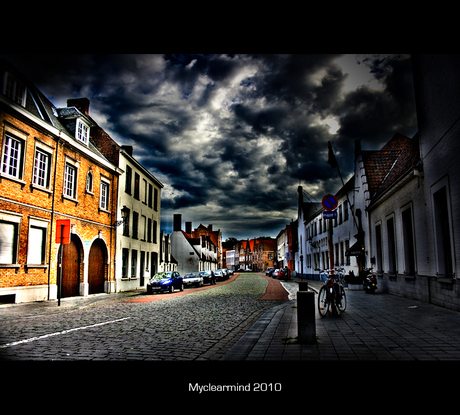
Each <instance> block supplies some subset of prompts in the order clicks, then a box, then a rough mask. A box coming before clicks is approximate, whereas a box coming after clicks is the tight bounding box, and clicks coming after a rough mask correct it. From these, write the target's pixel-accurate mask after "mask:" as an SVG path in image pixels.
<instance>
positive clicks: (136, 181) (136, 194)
mask: <svg viewBox="0 0 460 415" xmlns="http://www.w3.org/2000/svg"><path fill="white" fill-rule="evenodd" d="M139 181H140V176H139V174H138V173H134V198H135V199H137V200H139Z"/></svg>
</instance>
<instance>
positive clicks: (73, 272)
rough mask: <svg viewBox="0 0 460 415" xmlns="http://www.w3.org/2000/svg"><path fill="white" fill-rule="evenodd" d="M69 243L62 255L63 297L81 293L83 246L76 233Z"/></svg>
mask: <svg viewBox="0 0 460 415" xmlns="http://www.w3.org/2000/svg"><path fill="white" fill-rule="evenodd" d="M71 236H72V237H71V240H70V243H69V244H66V245H62V246H63V247H64V251H63V255H62V291H61V297H62V298H63V297H75V296H77V295H80V266H81V253H82V252H83V247H82V245H81V242H80V240H79V239H78V237H76V236H75V235H73V234H72V235H71Z"/></svg>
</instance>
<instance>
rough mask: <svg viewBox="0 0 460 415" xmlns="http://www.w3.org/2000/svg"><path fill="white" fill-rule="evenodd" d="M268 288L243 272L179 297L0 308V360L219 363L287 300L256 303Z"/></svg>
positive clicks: (263, 280)
mask: <svg viewBox="0 0 460 415" xmlns="http://www.w3.org/2000/svg"><path fill="white" fill-rule="evenodd" d="M268 285H269V284H268V281H267V280H266V278H265V277H262V276H261V275H258V274H253V273H248V274H240V276H238V277H236V276H235V277H234V278H233V279H232V280H231V281H228V282H226V283H220V284H218V285H216V286H212V287H207V289H198V290H185V291H184V292H182V293H177V294H178V295H175V294H172V295H149V296H139V295H137V296H134V295H132V294H131V295H130V294H126V295H113V294H112V295H101V296H99V297H89V298H75V299H66V300H67V301H63V302H62V304H61V307H57V306H56V304H53V302H46V303H34V304H24V305H22V304H18V305H13V306H7V307H0V332H1V335H0V357H1V358H2V359H4V360H166V361H174V360H177V361H179V360H219V359H220V358H221V357H222V356H223V355H224V354H225V353H226V352H227V351H228V350H229V349H230V347H231V346H232V345H233V344H234V343H235V342H236V341H237V340H238V339H239V338H240V337H241V336H242V335H243V334H244V332H245V331H246V330H247V329H249V328H250V327H251V325H252V324H253V323H254V321H256V320H257V318H258V317H260V315H261V314H263V312H265V311H266V310H267V309H269V308H271V307H273V306H275V305H278V304H280V303H283V302H284V300H265V301H259V299H260V298H261V297H263V296H264V295H265V294H266V293H267V292H268V290H267V287H268ZM132 300H135V301H132ZM152 300H153V301H152Z"/></svg>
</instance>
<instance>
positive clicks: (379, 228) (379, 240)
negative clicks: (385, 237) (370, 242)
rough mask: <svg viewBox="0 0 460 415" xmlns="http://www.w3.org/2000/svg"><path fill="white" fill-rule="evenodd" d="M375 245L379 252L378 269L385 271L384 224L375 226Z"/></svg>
mask: <svg viewBox="0 0 460 415" xmlns="http://www.w3.org/2000/svg"><path fill="white" fill-rule="evenodd" d="M375 247H376V251H377V252H376V253H377V271H379V272H383V248H382V225H380V224H379V225H377V226H376V227H375Z"/></svg>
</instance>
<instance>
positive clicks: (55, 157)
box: [48, 130, 62, 301]
mask: <svg viewBox="0 0 460 415" xmlns="http://www.w3.org/2000/svg"><path fill="white" fill-rule="evenodd" d="M61 131H62V130H60V131H59V137H60V136H61ZM59 137H58V138H57V140H56V150H55V155H54V174H53V176H54V177H53V201H52V202H51V203H52V204H51V231H50V238H49V246H48V301H49V300H50V295H51V287H50V285H51V250H52V249H51V247H52V244H53V221H54V201H55V195H56V172H57V161H58V152H59Z"/></svg>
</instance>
